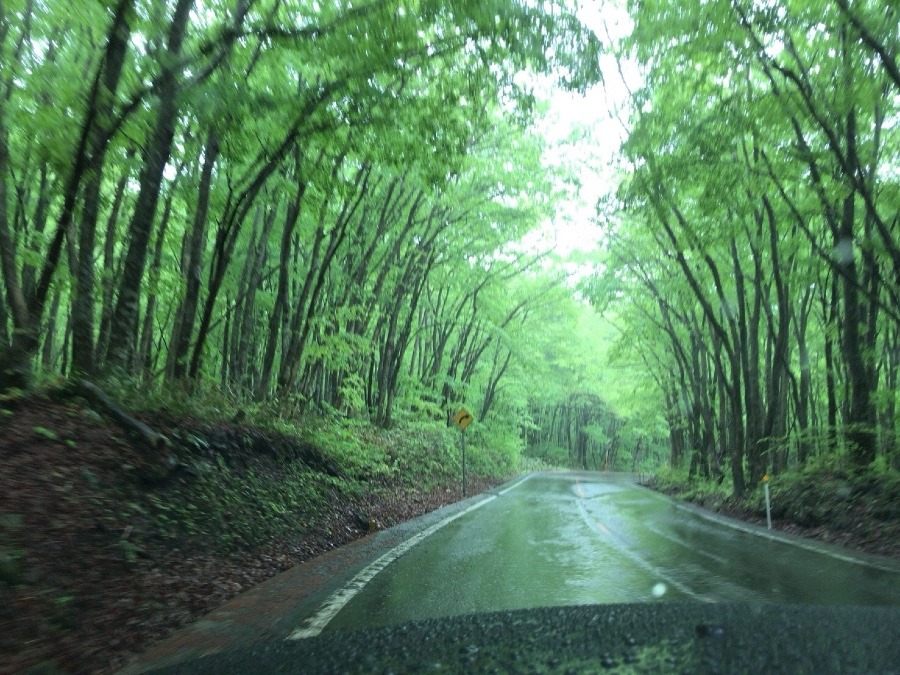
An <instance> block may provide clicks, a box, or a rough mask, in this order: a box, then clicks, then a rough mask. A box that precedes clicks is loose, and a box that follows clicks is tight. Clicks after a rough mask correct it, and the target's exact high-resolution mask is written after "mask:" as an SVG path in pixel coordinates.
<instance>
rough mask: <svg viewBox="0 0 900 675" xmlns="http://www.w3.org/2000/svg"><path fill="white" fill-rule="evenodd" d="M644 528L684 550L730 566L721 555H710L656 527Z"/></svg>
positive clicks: (645, 525) (646, 525) (647, 526)
mask: <svg viewBox="0 0 900 675" xmlns="http://www.w3.org/2000/svg"><path fill="white" fill-rule="evenodd" d="M644 527H646V528H647V529H648V530H650V531H651V532H652V533H653V534H655V535H656V536H658V537H662V538H663V539H667V540H669V541H671V542H672V543H674V544H678V545H679V546H683V547H684V548H686V549H688V550H689V551H690V552H691V553H696V554H698V555H702V556H703V557H704V558H709V559H710V560H714V561H715V562H717V563H719V564H720V565H727V564H728V560H727V559H726V558H723V557H722V556H720V555H716V554H715V553H710V552H709V551H704V550H703V549H702V548H698V547H697V546H694V545H692V544H690V543H688V542H686V541H685V540H684V539H682V538H681V537H676V536H675V535H673V534H669V533H667V532H663V531H662V530H660V529H659V528H657V527H654V526H653V525H648V524H646V523H645V524H644Z"/></svg>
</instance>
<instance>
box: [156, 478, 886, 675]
mask: <svg viewBox="0 0 900 675" xmlns="http://www.w3.org/2000/svg"><path fill="white" fill-rule="evenodd" d="M760 535H762V536H760ZM359 550H360V551H363V550H365V551H367V554H366V555H367V559H368V561H367V562H362V563H361V564H356V565H354V566H353V567H352V568H347V569H346V570H345V571H340V568H339V567H334V568H333V572H334V575H333V576H332V573H331V572H329V571H328V570H329V569H331V567H330V566H331V565H332V563H328V564H325V565H324V566H323V567H321V568H319V567H316V568H315V569H317V570H319V572H317V573H321V572H322V571H324V573H325V574H327V575H329V576H331V581H330V582H329V583H328V584H326V586H325V587H324V588H323V589H322V590H321V591H317V592H315V593H312V594H310V595H308V596H307V597H306V598H305V599H303V600H302V601H300V602H299V603H297V604H296V605H295V606H294V609H293V610H291V611H289V612H287V613H286V614H284V615H281V616H280V617H278V618H276V617H274V616H273V617H272V618H271V621H270V622H269V623H271V625H272V628H270V629H268V631H267V632H266V633H265V634H264V635H262V636H261V638H258V639H256V640H253V641H251V642H249V643H248V642H246V641H245V642H244V644H245V645H246V646H244V647H240V648H236V649H232V650H230V651H228V650H226V651H222V652H220V653H218V654H214V655H211V656H206V657H204V658H200V659H199V660H198V659H196V658H195V659H194V660H191V661H189V662H184V660H183V659H178V660H177V661H172V663H175V664H176V665H174V666H172V667H163V668H162V669H160V670H156V669H154V668H153V667H152V666H151V668H150V670H151V671H152V672H165V673H243V672H285V673H318V672H323V673H326V672H335V673H338V672H342V673H346V672H350V673H369V672H384V673H389V672H394V673H400V672H425V671H428V672H453V673H456V672H553V673H570V672H572V673H581V672H591V673H594V672H642V673H658V672H677V673H707V672H708V673H719V672H727V673H733V672H734V673H738V672H746V673H759V672H768V673H856V672H860V673H900V565H898V564H897V563H895V562H893V561H889V560H886V559H882V558H876V557H871V556H864V555H857V554H853V553H850V552H848V551H846V550H844V549H840V548H837V547H833V546H827V545H821V544H816V543H814V542H811V541H809V540H805V539H800V538H796V537H790V536H787V535H781V534H777V533H775V534H771V535H770V534H769V533H766V532H764V531H762V530H761V529H760V528H756V527H754V526H745V525H742V524H740V523H737V522H736V521H730V520H728V519H718V518H717V517H715V516H713V515H711V514H709V513H707V512H704V511H702V510H698V509H693V508H692V507H686V506H684V505H680V504H677V503H675V502H673V501H672V500H670V499H668V498H666V497H664V496H662V495H659V494H657V493H654V492H652V491H650V490H647V489H645V488H642V487H640V486H637V485H635V484H634V483H633V481H632V480H631V477H629V476H616V475H610V474H598V473H553V474H533V475H531V476H529V477H527V479H525V480H521V481H515V482H513V483H510V484H507V485H506V486H502V487H501V488H498V489H496V490H494V491H491V492H490V493H485V494H483V495H479V496H477V497H474V498H470V499H469V500H468V501H465V502H462V503H460V504H457V505H454V506H451V507H446V508H445V509H441V510H440V511H438V512H435V513H433V514H429V515H428V516H424V517H423V518H421V519H418V520H417V521H411V522H410V523H405V524H403V525H400V526H397V527H395V528H391V530H386V531H384V532H381V533H378V534H377V535H376V536H375V537H373V538H371V539H370V540H369V541H368V542H366V543H363V545H362V546H361V547H360V549H359ZM273 581H275V582H277V581H278V580H277V578H276V579H275V580H273ZM283 583H287V582H283ZM529 608H538V609H529ZM496 610H507V611H501V612H496ZM482 612H491V613H482ZM226 615H227V613H226ZM201 623H203V622H201ZM206 623H211V622H210V621H206ZM220 623H222V622H221V621H220ZM222 625H223V626H225V627H227V626H228V625H229V622H228V620H227V618H226V619H225V622H224V623H223V624H222ZM198 653H199V654H201V655H202V649H201V650H195V651H194V654H198ZM206 653H209V652H206ZM178 661H180V663H178ZM159 665H161V664H160V663H157V666H159ZM140 672H146V671H145V670H140Z"/></svg>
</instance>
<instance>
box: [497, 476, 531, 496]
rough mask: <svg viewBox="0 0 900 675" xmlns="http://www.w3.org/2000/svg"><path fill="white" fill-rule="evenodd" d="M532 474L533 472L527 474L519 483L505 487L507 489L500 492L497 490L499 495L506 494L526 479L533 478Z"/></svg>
mask: <svg viewBox="0 0 900 675" xmlns="http://www.w3.org/2000/svg"><path fill="white" fill-rule="evenodd" d="M531 476H532V474H528V475H527V476H525V478H523V479H522V480H520V481H519V482H518V483H516V484H515V485H510V486H509V487H508V488H505V489H503V490H500V491H499V492H497V494H498V495H505V494H506V493H507V492H509V491H510V490H515V489H516V488H517V487H519V486H520V485H521V484H522V483H524V482H525V481H526V480H528V479H529V478H531Z"/></svg>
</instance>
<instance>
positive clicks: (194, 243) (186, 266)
mask: <svg viewBox="0 0 900 675" xmlns="http://www.w3.org/2000/svg"><path fill="white" fill-rule="evenodd" d="M218 156H219V141H218V137H217V136H216V132H215V131H214V130H212V129H211V130H210V131H209V132H208V133H207V135H206V143H205V145H204V151H203V168H202V170H201V172H200V185H199V187H198V195H197V207H196V209H195V210H194V219H193V222H192V224H191V229H190V231H189V233H186V234H185V238H184V242H183V243H182V249H181V273H182V274H183V275H184V277H185V289H184V297H183V298H182V300H181V302H180V303H179V304H178V309H177V310H176V313H175V321H174V323H173V325H172V337H171V339H170V341H169V352H168V356H167V359H166V379H167V380H169V381H174V380H180V379H183V378H184V376H185V374H186V373H187V359H188V352H189V350H190V345H191V335H192V334H193V332H194V323H195V322H196V319H197V306H198V304H199V302H200V285H201V283H202V281H203V278H202V277H203V250H204V248H205V247H206V229H207V221H208V217H209V198H210V194H211V192H212V174H213V167H214V166H215V164H216V160H217V159H218Z"/></svg>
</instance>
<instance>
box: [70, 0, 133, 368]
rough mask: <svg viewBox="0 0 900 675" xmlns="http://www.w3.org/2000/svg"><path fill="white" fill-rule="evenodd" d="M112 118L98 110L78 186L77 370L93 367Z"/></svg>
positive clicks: (117, 43)
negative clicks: (98, 250) (100, 222)
mask: <svg viewBox="0 0 900 675" xmlns="http://www.w3.org/2000/svg"><path fill="white" fill-rule="evenodd" d="M130 5H131V2H129V1H126V2H120V3H119V4H118V6H117V7H116V13H115V16H114V18H113V24H112V27H111V28H110V31H109V44H108V46H107V49H106V55H105V58H104V63H103V65H102V66H101V67H102V70H103V76H102V78H101V80H100V87H99V89H98V94H97V99H98V106H99V107H100V108H101V109H102V110H111V109H112V108H113V106H114V103H115V97H116V90H117V89H118V86H119V80H120V78H121V75H122V68H123V66H124V64H125V56H126V54H127V52H128V43H129V40H130V39H131V25H130V23H129V16H130V14H131V7H130ZM112 123H113V120H112V119H109V118H108V117H107V116H105V115H101V116H98V120H97V123H96V124H95V126H94V128H93V129H92V131H91V138H90V140H89V142H88V156H89V160H88V162H89V163H88V168H87V171H86V175H85V178H86V181H85V186H84V197H83V205H82V208H81V219H80V221H79V223H78V259H77V266H76V268H75V270H73V272H74V275H75V288H74V291H73V293H72V369H73V371H74V372H75V373H76V374H77V373H82V374H85V375H92V374H93V373H94V370H95V368H96V365H97V363H96V359H95V354H94V340H95V335H94V312H95V308H96V305H97V303H96V301H95V300H96V298H95V297H94V283H95V279H94V267H95V264H94V248H95V245H96V235H97V219H98V217H99V215H100V192H101V188H102V186H103V170H104V166H105V163H106V153H107V150H108V148H109V141H110V127H111V125H112Z"/></svg>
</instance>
